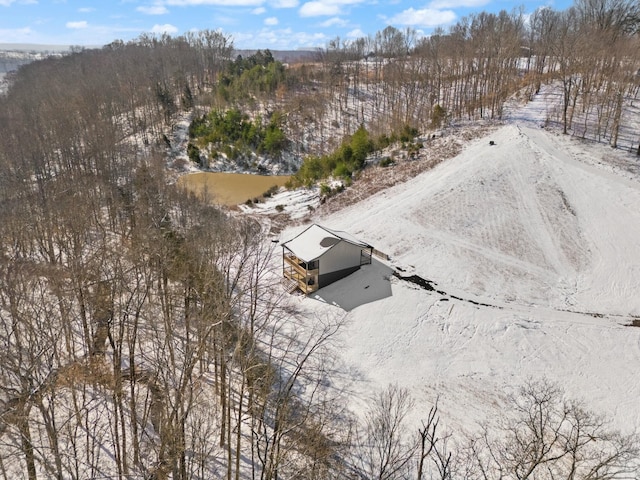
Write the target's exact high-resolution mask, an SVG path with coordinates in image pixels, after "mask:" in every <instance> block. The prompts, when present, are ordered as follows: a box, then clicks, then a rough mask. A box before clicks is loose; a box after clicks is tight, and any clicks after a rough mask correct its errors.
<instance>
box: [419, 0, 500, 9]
mask: <svg viewBox="0 0 640 480" xmlns="http://www.w3.org/2000/svg"><path fill="white" fill-rule="evenodd" d="M487 3H489V0H434V1H433V2H431V3H430V4H429V8H430V9H434V10H443V9H445V8H460V7H482V6H484V5H486V4H487Z"/></svg>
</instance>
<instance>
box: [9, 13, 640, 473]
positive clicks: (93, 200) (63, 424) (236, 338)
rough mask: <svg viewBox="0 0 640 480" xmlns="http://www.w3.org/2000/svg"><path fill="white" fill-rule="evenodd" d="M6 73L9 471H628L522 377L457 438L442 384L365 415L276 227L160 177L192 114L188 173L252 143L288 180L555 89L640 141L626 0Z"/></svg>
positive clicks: (576, 130) (637, 22)
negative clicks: (303, 41) (300, 305)
mask: <svg viewBox="0 0 640 480" xmlns="http://www.w3.org/2000/svg"><path fill="white" fill-rule="evenodd" d="M8 79H9V87H8V91H7V93H6V94H4V95H0V132H2V133H1V134H0V332H1V333H0V477H1V478H5V479H14V478H28V479H29V480H35V479H45V478H56V479H87V478H95V479H100V478H105V479H106V478H110V479H111V478H118V479H139V478H146V479H168V478H172V479H205V478H206V479H208V478H226V479H228V480H231V479H235V480H240V479H260V480H276V479H310V480H311V479H335V478H359V479H380V480H382V479H389V480H392V479H401V478H402V479H404V478H407V479H409V478H411V479H418V480H421V479H429V478H438V479H454V478H455V479H458V478H460V479H462V478H464V479H498V478H504V479H526V478H529V479H534V478H536V479H552V478H566V479H605V478H607V479H611V478H630V477H634V476H637V475H638V472H639V470H638V468H639V465H640V440H639V439H638V437H637V436H636V435H627V434H623V433H621V432H617V431H614V430H611V429H610V428H609V426H608V424H607V419H606V418H601V417H599V416H598V415H596V414H594V413H592V412H590V411H589V410H588V409H586V408H585V406H584V405H582V404H581V403H579V402H576V401H573V400H571V399H569V398H567V397H566V396H565V394H564V392H563V389H562V386H561V385H555V384H551V383H546V382H532V383H530V384H527V385H524V386H523V387H522V388H521V390H520V392H519V394H518V395H517V396H515V397H514V398H513V401H512V404H511V407H512V409H511V410H510V411H509V412H506V413H505V415H504V417H501V418H500V419H493V420H495V422H493V423H492V422H489V423H487V425H486V426H484V427H483V428H482V429H481V430H480V431H477V432H472V433H468V434H466V433H465V434H464V435H460V436H458V437H456V440H455V441H454V439H453V436H452V433H451V432H448V431H446V430H445V429H443V428H442V427H441V426H440V423H439V422H440V417H439V413H438V404H437V399H434V406H433V408H432V409H431V411H429V412H421V414H422V417H423V418H424V422H423V424H422V428H420V429H418V431H411V430H409V429H406V428H404V427H403V425H404V421H405V419H406V417H407V415H408V413H409V412H410V411H411V409H412V400H411V398H410V396H409V395H408V393H407V392H406V391H405V390H403V389H402V388H399V387H397V386H393V385H391V386H389V388H388V389H387V390H385V391H382V392H380V393H379V396H378V397H376V398H375V399H374V400H373V401H372V403H371V405H370V406H369V410H368V411H367V412H366V414H365V415H364V418H359V417H358V416H356V415H355V414H354V413H353V412H351V411H350V410H349V408H348V400H349V398H348V392H346V391H341V390H340V389H338V388H337V387H336V384H335V382H334V381H333V379H334V378H335V376H336V375H341V374H343V373H341V372H339V371H338V369H337V366H336V365H335V364H334V363H333V358H334V356H333V355H332V351H333V349H335V348H337V346H336V345H335V344H334V341H333V340H334V336H335V333H336V331H337V330H338V329H339V328H340V327H341V325H340V322H339V321H335V320H334V319H327V318H306V317H305V315H304V314H303V313H302V312H300V311H297V310H296V309H295V308H293V307H292V306H291V304H289V303H287V302H286V301H285V300H284V297H285V295H286V293H285V291H284V290H283V289H282V288H281V286H280V284H279V278H278V275H277V273H276V274H274V272H273V265H272V262H271V258H272V253H273V250H274V248H276V246H275V245H274V244H273V243H272V242H270V241H269V240H268V233H269V232H265V231H264V228H263V226H262V225H261V224H260V223H259V222H257V221H256V220H254V219H252V218H251V216H249V215H240V214H238V213H237V212H233V211H229V210H225V209H222V208H220V207H218V206H215V205H212V204H210V203H208V202H206V201H205V200H206V199H205V200H203V199H199V198H196V197H194V196H191V195H188V194H187V193H185V192H184V191H180V190H179V189H177V188H176V187H175V185H174V180H175V177H176V176H177V175H178V174H180V173H181V172H182V171H183V169H184V160H181V161H178V160H175V159H171V158H170V157H169V155H168V151H169V150H170V149H171V148H173V147H174V145H172V137H171V132H172V128H173V127H174V124H175V121H176V119H177V118H178V117H180V116H186V117H187V118H189V119H190V121H191V128H190V132H189V135H190V138H189V145H190V146H189V147H188V148H189V152H188V158H189V161H191V162H192V163H194V164H197V165H198V166H199V167H201V168H204V169H206V168H207V165H208V162H209V161H210V159H212V158H214V157H215V156H216V155H225V156H226V157H228V158H242V156H243V155H248V152H257V153H259V154H260V155H264V156H266V157H268V158H269V159H270V160H269V161H270V162H272V163H274V164H280V165H285V167H286V169H288V170H289V171H291V172H292V173H295V172H301V173H300V175H299V176H298V177H297V178H298V180H299V181H300V184H306V185H311V184H313V183H314V182H318V181H320V180H321V179H322V178H325V177H328V176H331V175H335V176H341V177H344V178H349V179H352V178H353V174H354V173H355V172H357V171H358V170H360V169H363V168H366V162H365V160H366V158H367V156H368V155H370V154H371V153H372V152H374V151H375V150H377V149H380V148H382V147H383V146H384V145H387V144H389V143H390V142H397V143H403V142H404V143H410V142H411V141H412V138H411V136H412V135H413V136H416V135H417V134H418V133H423V134H428V133H430V132H435V131H436V130H439V129H443V128H447V127H448V126H449V125H452V124H455V123H459V122H478V121H495V122H499V121H500V119H501V117H502V115H503V106H504V103H505V101H506V100H507V99H509V98H511V97H513V96H514V95H515V96H518V97H519V98H522V99H527V98H530V97H532V96H533V95H535V94H536V92H538V91H539V89H540V88H541V86H542V85H544V84H550V83H557V84H559V85H561V89H562V99H563V101H562V107H561V108H560V109H559V110H558V111H557V112H555V113H554V115H555V116H556V117H555V118H553V119H550V121H551V120H554V121H557V122H559V124H560V125H561V129H562V132H563V133H565V134H571V135H574V136H577V137H580V138H586V139H590V140H593V141H597V142H603V143H608V144H609V145H610V146H611V147H612V148H620V149H625V150H628V151H632V152H634V154H638V155H640V132H639V131H633V130H632V126H631V124H630V123H629V122H628V119H625V117H624V115H623V112H624V111H625V109H624V108H623V107H624V106H626V105H632V104H633V102H638V101H639V98H638V97H639V94H640V4H639V3H638V2H637V0H636V1H635V2H632V1H628V0H576V3H575V4H574V5H573V6H572V7H571V8H569V9H567V10H564V11H556V10H553V9H551V8H542V9H539V10H536V11H535V12H534V13H533V14H532V15H530V16H525V14H524V12H523V11H522V10H515V11H513V12H505V11H503V12H500V13H499V14H492V13H479V14H475V15H472V16H470V17H468V18H464V19H462V20H461V21H459V22H458V23H456V24H455V25H453V26H451V27H450V28H449V29H448V30H446V31H445V30H444V29H440V30H438V31H436V32H435V33H434V34H433V35H430V36H428V37H423V38H419V37H418V36H417V34H416V32H415V31H413V30H411V29H406V30H399V29H396V28H395V27H392V26H389V27H387V28H385V29H384V30H383V31H380V32H377V33H376V34H375V35H372V36H369V37H366V38H360V39H357V40H341V39H339V38H336V39H335V40H333V41H332V42H330V43H329V44H328V45H326V47H324V48H321V49H318V50H317V51H316V52H313V54H312V55H310V56H309V58H307V59H304V60H300V61H298V62H296V63H294V64H284V63H282V62H280V61H278V60H276V59H275V58H274V57H273V55H272V52H269V51H268V50H258V51H257V52H256V53H254V54H251V55H247V56H246V57H242V56H236V55H234V46H233V42H232V40H231V38H230V37H229V36H227V35H225V34H224V33H221V32H218V31H216V32H213V31H202V32H195V33H189V34H186V35H184V36H179V37H170V36H161V37H156V36H148V35H143V36H141V37H139V38H137V39H136V40H134V41H130V42H123V41H117V40H116V41H114V42H112V43H111V44H109V45H106V46H104V47H103V48H100V49H81V48H78V49H74V50H73V51H72V52H70V53H69V54H67V55H64V56H60V57H55V58H54V57H52V58H47V59H43V60H39V61H35V62H32V63H29V64H27V65H23V66H21V67H20V68H19V69H18V70H17V71H16V72H14V73H12V74H11V75H10V76H9V78H8ZM636 125H637V124H636ZM622 132H625V135H622ZM623 139H624V140H623ZM185 153H187V152H185ZM181 162H182V163H181ZM355 181H357V180H355ZM454 433H455V432H454ZM459 433H461V432H459Z"/></svg>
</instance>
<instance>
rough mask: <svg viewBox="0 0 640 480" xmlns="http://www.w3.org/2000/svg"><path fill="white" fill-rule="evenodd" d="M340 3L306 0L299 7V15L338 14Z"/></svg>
mask: <svg viewBox="0 0 640 480" xmlns="http://www.w3.org/2000/svg"><path fill="white" fill-rule="evenodd" d="M340 13H341V10H340V5H336V4H334V3H327V2H307V3H305V4H304V5H302V7H300V16H301V17H319V16H322V15H327V16H329V15H340Z"/></svg>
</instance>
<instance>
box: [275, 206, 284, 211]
mask: <svg viewBox="0 0 640 480" xmlns="http://www.w3.org/2000/svg"><path fill="white" fill-rule="evenodd" d="M283 210H284V205H276V212H282V211H283Z"/></svg>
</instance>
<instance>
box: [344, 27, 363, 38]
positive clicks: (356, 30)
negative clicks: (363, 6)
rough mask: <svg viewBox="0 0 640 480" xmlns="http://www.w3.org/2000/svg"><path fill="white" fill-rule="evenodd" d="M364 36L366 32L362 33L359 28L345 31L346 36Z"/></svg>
mask: <svg viewBox="0 0 640 480" xmlns="http://www.w3.org/2000/svg"><path fill="white" fill-rule="evenodd" d="M366 36H367V34H366V33H364V32H363V31H362V30H360V29H359V28H356V29H354V30H351V31H350V32H348V33H347V38H362V37H366Z"/></svg>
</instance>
